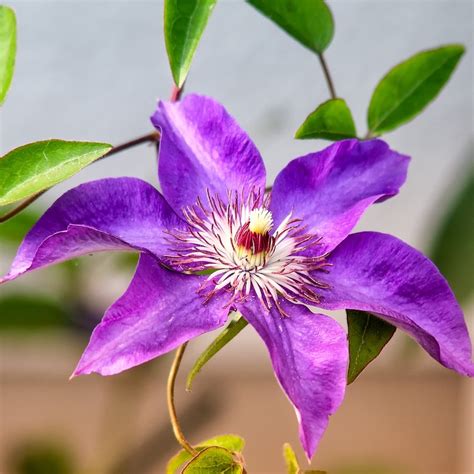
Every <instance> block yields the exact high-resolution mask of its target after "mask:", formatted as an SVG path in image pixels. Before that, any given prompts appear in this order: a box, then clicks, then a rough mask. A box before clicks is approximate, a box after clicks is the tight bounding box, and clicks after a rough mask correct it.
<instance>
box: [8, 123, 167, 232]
mask: <svg viewBox="0 0 474 474" xmlns="http://www.w3.org/2000/svg"><path fill="white" fill-rule="evenodd" d="M159 140H160V135H159V133H158V132H151V133H147V134H146V135H143V136H141V137H138V138H135V139H133V140H130V141H128V142H125V143H122V144H120V145H117V146H115V147H113V148H112V149H111V150H110V151H109V152H108V153H107V154H105V155H104V156H102V157H100V158H99V159H98V160H96V161H100V160H103V159H104V158H108V157H109V156H112V155H115V154H117V153H120V152H121V151H124V150H128V149H129V148H132V147H134V146H137V145H141V144H142V143H148V142H156V143H158V142H159ZM94 163H95V161H94ZM48 189H51V188H48ZM48 189H45V190H43V191H40V192H39V193H37V194H34V195H33V196H31V197H29V198H27V199H25V200H24V201H23V202H22V203H20V204H19V205H18V206H16V207H14V208H13V209H11V210H10V211H8V212H7V213H5V214H3V216H0V224H1V223H2V222H6V221H7V220H8V219H11V218H12V217H15V216H16V215H17V214H19V213H20V212H21V211H23V209H26V208H27V207H28V206H29V205H30V204H32V203H34V202H35V201H36V200H37V199H38V198H39V197H40V196H42V195H43V194H44V193H45V192H46V191H48Z"/></svg>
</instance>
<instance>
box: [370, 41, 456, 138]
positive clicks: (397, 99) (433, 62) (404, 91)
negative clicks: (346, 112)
mask: <svg viewBox="0 0 474 474" xmlns="http://www.w3.org/2000/svg"><path fill="white" fill-rule="evenodd" d="M463 54H464V47H463V46H462V45H459V44H453V45H447V46H442V47H440V48H436V49H431V50H429V51H422V52H421V53H418V54H415V55H414V56H412V57H411V58H409V59H407V60H406V61H403V62H402V63H400V64H398V65H397V66H395V67H394V68H393V69H391V70H390V71H389V72H388V73H387V75H386V76H385V77H384V78H383V79H382V80H381V81H380V82H379V84H378V85H377V87H376V88H375V91H374V93H373V95H372V99H371V100H370V105H369V110H368V116H367V121H368V125H369V133H370V134H371V135H379V134H381V133H383V132H388V131H390V130H393V129H394V128H396V127H398V126H400V125H402V124H403V123H405V122H408V121H409V120H411V119H412V118H414V117H415V116H416V115H417V114H419V113H420V112H421V111H422V110H423V109H424V108H425V107H426V106H427V105H428V104H429V103H430V102H431V101H432V100H433V99H434V98H435V97H436V96H437V95H438V94H439V92H440V91H441V89H442V88H443V86H444V85H445V84H446V82H447V81H448V79H449V78H450V76H451V74H452V72H453V71H454V68H455V67H456V65H457V63H458V62H459V60H460V59H461V56H462V55H463Z"/></svg>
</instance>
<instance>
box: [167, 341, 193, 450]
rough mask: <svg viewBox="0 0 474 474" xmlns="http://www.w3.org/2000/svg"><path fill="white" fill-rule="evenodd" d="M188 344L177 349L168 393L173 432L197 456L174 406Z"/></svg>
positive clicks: (169, 379) (179, 441)
mask: <svg viewBox="0 0 474 474" xmlns="http://www.w3.org/2000/svg"><path fill="white" fill-rule="evenodd" d="M187 344H188V343H187V342H186V343H184V344H183V345H182V346H180V347H178V350H177V351H176V354H175V356H174V360H173V363H172V364H171V369H170V373H169V375H168V384H167V386H166V395H167V402H168V411H169V414H170V420H171V426H172V427H173V433H174V435H175V437H176V440H177V441H178V443H179V444H180V445H181V446H182V447H183V449H185V450H186V451H187V452H188V453H189V454H191V455H192V456H195V455H196V454H197V451H196V450H195V449H194V448H193V447H192V446H191V445H190V444H189V442H188V440H187V439H186V438H185V436H184V434H183V431H182V430H181V426H180V424H179V421H178V416H177V415H176V408H175V406H174V384H175V382H176V376H177V375H178V370H179V366H180V365H181V360H182V358H183V354H184V351H185V350H186V346H187Z"/></svg>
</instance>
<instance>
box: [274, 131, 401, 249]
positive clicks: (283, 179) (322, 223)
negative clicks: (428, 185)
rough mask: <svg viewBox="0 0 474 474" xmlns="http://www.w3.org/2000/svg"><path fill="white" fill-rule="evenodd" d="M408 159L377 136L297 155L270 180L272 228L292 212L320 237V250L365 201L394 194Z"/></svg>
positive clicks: (342, 233) (341, 233)
mask: <svg viewBox="0 0 474 474" xmlns="http://www.w3.org/2000/svg"><path fill="white" fill-rule="evenodd" d="M408 162H409V158H408V157H407V156H403V155H400V154H399V153H397V152H395V151H393V150H391V149H390V148H389V147H388V145H387V144H386V143H385V142H383V141H381V140H368V141H358V140H344V141H340V142H337V143H335V144H333V145H331V146H329V147H327V148H326V149H324V150H322V151H320V152H317V153H310V154H309V155H306V156H302V157H300V158H296V159H294V160H293V161H291V162H290V163H289V164H288V165H287V166H286V167H285V168H284V169H283V170H282V171H281V172H280V174H279V175H278V176H277V178H276V180H275V184H274V185H273V190H272V202H271V206H270V209H271V211H272V214H273V219H274V222H275V227H277V226H278V224H279V223H280V222H281V221H282V220H283V219H284V218H285V217H286V216H287V215H288V214H289V213H290V212H292V213H293V217H296V218H300V219H302V221H303V222H304V223H305V225H307V226H308V230H309V231H310V232H311V233H313V234H316V235H318V236H320V237H322V241H321V246H318V248H317V250H318V253H319V254H324V253H326V252H328V251H330V250H332V249H333V248H334V247H336V245H337V244H338V243H339V242H341V241H342V240H343V239H344V238H345V237H346V236H347V235H348V234H349V232H350V231H351V230H352V228H353V227H354V226H355V225H356V224H357V221H358V220H359V218H360V217H361V215H362V214H363V212H364V210H365V209H366V208H367V207H368V206H370V205H371V204H372V203H374V202H377V201H382V200H384V199H387V198H389V197H391V196H394V195H395V194H397V193H398V191H399V188H400V187H401V186H402V184H403V183H404V182H405V179H406V175H407V167H408Z"/></svg>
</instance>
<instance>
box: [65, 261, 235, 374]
mask: <svg viewBox="0 0 474 474" xmlns="http://www.w3.org/2000/svg"><path fill="white" fill-rule="evenodd" d="M205 279H206V277H205V276H197V275H184V274H182V273H176V272H173V271H170V270H166V269H165V268H163V267H161V266H160V264H159V263H158V261H157V260H156V259H155V258H153V257H152V256H150V255H147V254H141V255H140V261H139V263H138V267H137V271H136V273H135V276H134V277H133V280H132V282H131V283H130V286H129V287H128V289H127V291H126V292H125V293H124V295H123V296H122V297H121V298H119V299H118V300H117V301H116V302H115V303H114V304H113V305H112V306H111V307H110V308H109V309H108V310H107V311H106V313H105V315H104V317H103V319H102V321H101V323H100V324H99V325H98V326H97V327H96V328H95V329H94V331H93V333H92V336H91V340H90V342H89V345H88V346H87V348H86V350H85V351H84V353H83V355H82V357H81V360H80V361H79V364H78V365H77V368H76V370H75V371H74V373H73V376H77V375H81V374H90V373H92V372H96V373H99V374H101V375H113V374H117V373H119V372H122V371H123V370H126V369H129V368H131V367H134V366H136V365H139V364H143V363H144V362H147V361H149V360H151V359H154V358H155V357H158V356H159V355H162V354H164V353H166V352H168V351H171V350H172V349H174V348H176V347H178V346H179V345H180V344H183V343H185V342H187V341H189V340H190V339H192V338H194V337H196V336H199V335H200V334H203V333H205V332H208V331H212V330H213V329H217V328H219V327H220V326H222V325H223V324H225V322H226V319H227V315H228V310H226V309H223V306H224V304H223V303H221V301H220V299H219V298H218V297H214V298H212V299H211V300H210V301H209V302H208V303H207V304H203V297H202V296H200V295H198V294H197V291H198V289H199V287H200V285H201V284H202V282H203V281H204V280H205Z"/></svg>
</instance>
